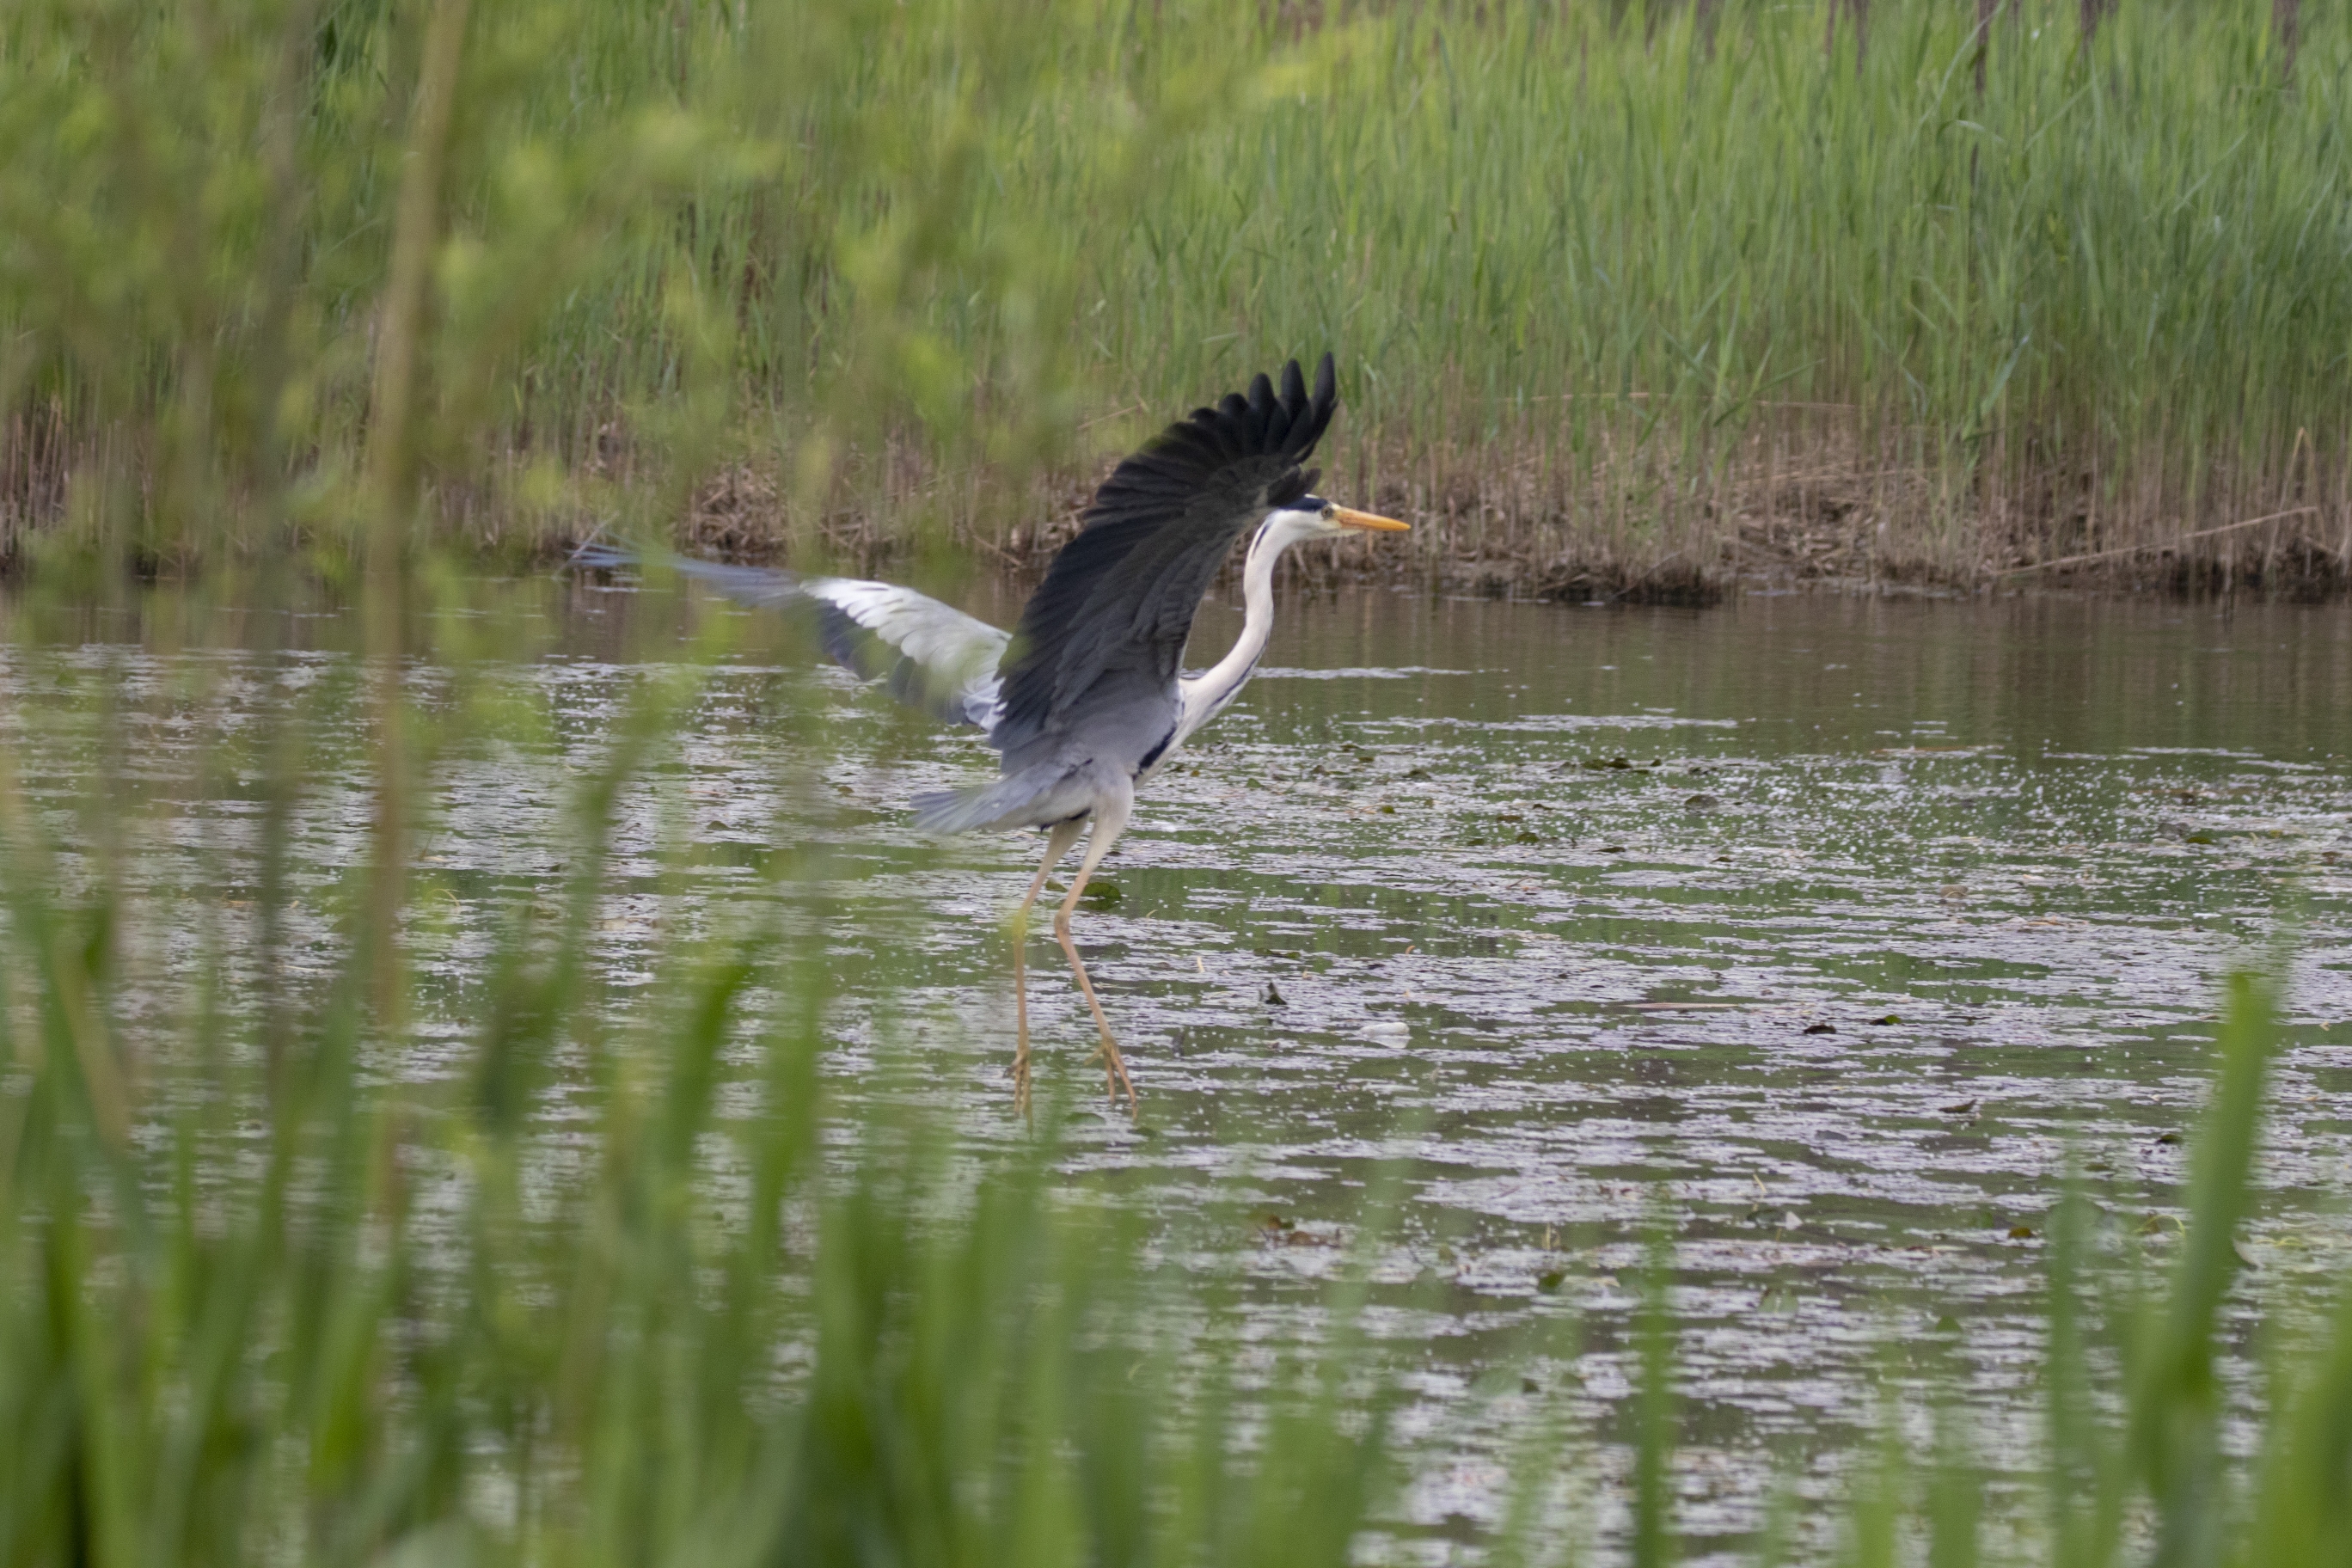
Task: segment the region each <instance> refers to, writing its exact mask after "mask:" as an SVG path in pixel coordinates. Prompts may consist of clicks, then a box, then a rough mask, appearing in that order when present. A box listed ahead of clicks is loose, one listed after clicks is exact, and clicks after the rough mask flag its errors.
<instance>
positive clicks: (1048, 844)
mask: <svg viewBox="0 0 2352 1568" xmlns="http://www.w3.org/2000/svg"><path fill="white" fill-rule="evenodd" d="M1085 826H1086V824H1085V823H1083V822H1061V823H1056V824H1055V825H1054V826H1053V828H1052V829H1051V830H1050V832H1049V834H1048V836H1047V837H1046V839H1045V861H1044V862H1043V863H1042V864H1041V865H1039V866H1038V868H1037V874H1036V875H1035V876H1034V877H1032V878H1031V879H1029V890H1028V891H1027V892H1026V893H1024V894H1023V895H1021V907H1020V908H1019V909H1017V910H1013V1020H1014V1038H1015V1042H1016V1043H1015V1044H1014V1046H1013V1105H1014V1106H1015V1107H1016V1108H1017V1109H1018V1110H1020V1111H1021V1113H1022V1114H1023V1115H1024V1116H1026V1115H1027V1114H1028V1113H1029V966H1028V953H1027V949H1028V946H1029V906H1030V905H1032V904H1034V903H1035V902H1036V901H1037V895H1038V894H1039V893H1042V892H1044V891H1045V878H1046V876H1047V874H1048V873H1050V872H1051V871H1052V870H1053V869H1054V867H1055V864H1056V863H1057V862H1059V861H1060V859H1061V858H1062V857H1063V856H1065V855H1067V854H1068V853H1069V852H1070V846H1071V845H1073V844H1076V842H1077V841H1078V834H1079V831H1080V830H1081V829H1082V828H1084V827H1085Z"/></svg>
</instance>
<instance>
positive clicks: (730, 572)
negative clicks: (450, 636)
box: [572, 545, 1011, 731]
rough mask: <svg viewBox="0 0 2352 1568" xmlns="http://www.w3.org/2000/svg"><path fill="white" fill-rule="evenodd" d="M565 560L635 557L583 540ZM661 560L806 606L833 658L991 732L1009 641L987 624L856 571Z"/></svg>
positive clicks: (597, 563)
mask: <svg viewBox="0 0 2352 1568" xmlns="http://www.w3.org/2000/svg"><path fill="white" fill-rule="evenodd" d="M639 559H640V557H639V556H638V554H637V552H634V551H629V550H623V549H619V548H617V547H615V546H612V545H589V546H587V547H585V548H583V549H582V550H581V551H580V552H578V553H576V554H574V555H573V556H572V563H573V564H574V565H579V566H586V567H590V568H593V569H600V570H605V569H610V568H612V567H614V566H626V565H634V564H635V563H637V562H638V561H639ZM659 559H660V560H661V561H662V563H664V564H666V565H667V566H669V567H670V568H671V569H672V570H674V571H677V572H678V573H680V574H683V575H686V576H688V577H693V578H696V579H698V580H699V581H701V582H704V583H708V584H710V585H711V586H712V587H714V588H716V589H718V590H719V592H720V593H722V594H724V595H727V596H728V597H729V598H730V599H733V600H735V601H736V602H737V603H739V604H744V605H758V606H760V607H761V608H767V609H785V608H791V607H793V606H794V605H805V606H806V607H807V608H808V609H809V610H810V611H812V612H813V613H814V616H815V621H816V630H817V636H818V638H819V639H820V640H821V641H822V642H823V643H824V650H825V652H826V653H827V654H829V655H831V656H832V658H834V660H835V662H836V663H838V664H839V665H841V666H842V667H843V668H845V669H848V670H850V671H852V672H854V673H856V675H858V676H859V677H861V678H863V679H867V680H881V681H886V682H887V683H888V685H889V688H890V694H891V695H892V696H894V697H896V698H898V700H900V701H901V702H904V703H906V704H907V705H908V706H909V707H911V708H918V709H920V710H922V711H924V712H926V713H929V714H930V715H932V716H933V717H934V718H937V719H939V720H940V721H943V722H945V723H950V724H971V725H972V726H974V727H976V728H978V729H981V730H983V731H986V730H992V729H993V728H994V727H995V724H996V719H997V714H998V705H997V690H998V681H997V673H996V667H997V665H998V664H999V663H1000V662H1001V661H1002V660H1003V657H1004V648H1005V645H1006V643H1007V642H1009V641H1010V640H1011V639H1010V637H1008V636H1007V635H1006V634H1005V633H1004V632H1003V631H1000V630H998V629H997V628H996V627H994V626H990V625H989V624H988V623H987V622H986V621H983V620H979V619H976V618H974V617H973V616H967V615H965V614H964V613H963V612H962V611H961V610H959V609H956V608H955V607H954V606H952V605H943V604H941V603H940V601H938V600H937V599H934V598H932V597H930V596H929V595H926V594H918V593H917V592H915V590H913V589H912V588H902V587H900V586H898V584H895V583H874V582H868V581H866V580H865V579H863V578H857V577H803V576H802V575H800V574H798V573H795V572H786V571H782V570H780V569H778V568H775V567H762V566H729V565H724V564H722V563H719V562H716V561H698V560H696V559H694V558H693V557H692V556H689V555H668V554H665V555H663V556H661V557H660V558H659Z"/></svg>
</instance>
